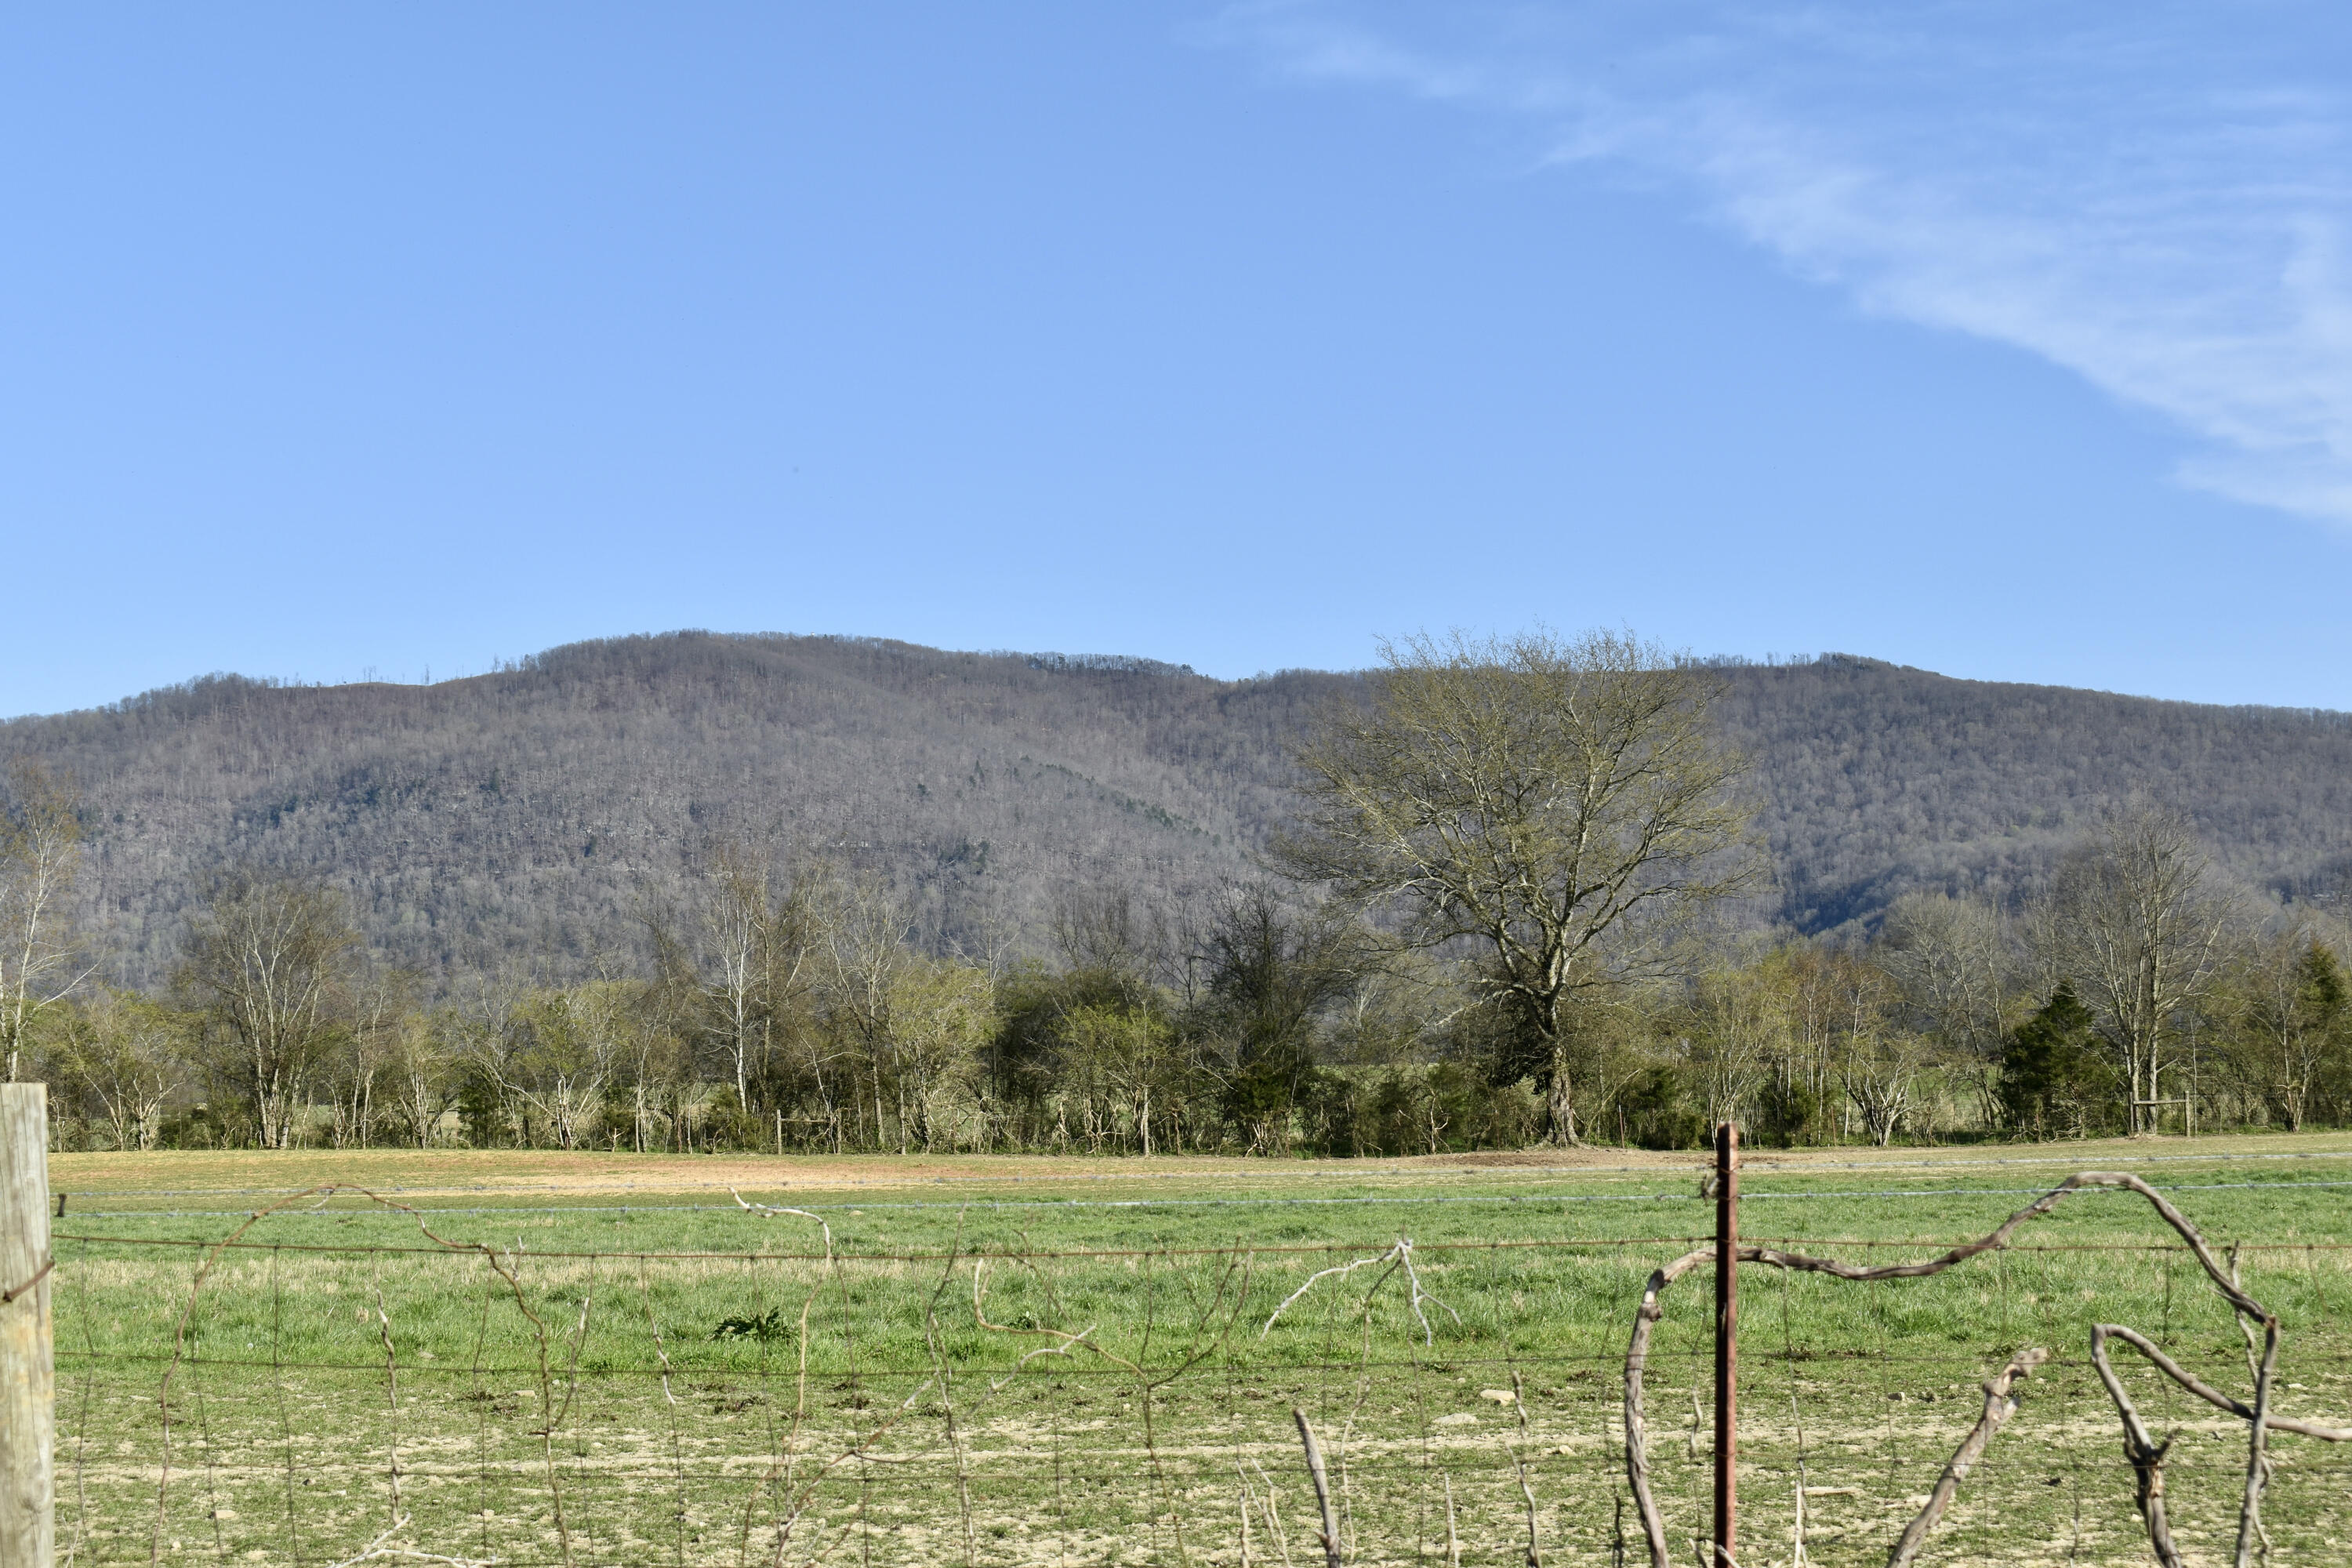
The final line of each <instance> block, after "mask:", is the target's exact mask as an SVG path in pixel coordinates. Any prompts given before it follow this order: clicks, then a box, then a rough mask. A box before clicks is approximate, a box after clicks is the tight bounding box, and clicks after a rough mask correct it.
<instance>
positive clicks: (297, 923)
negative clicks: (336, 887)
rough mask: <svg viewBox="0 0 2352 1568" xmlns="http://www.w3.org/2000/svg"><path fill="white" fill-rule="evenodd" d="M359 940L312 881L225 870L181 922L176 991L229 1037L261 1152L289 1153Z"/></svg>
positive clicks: (343, 1003)
mask: <svg viewBox="0 0 2352 1568" xmlns="http://www.w3.org/2000/svg"><path fill="white" fill-rule="evenodd" d="M358 946H359V933H358V932H357V931H354V930H352V922H351V918H350V916H349V915H348V913H346V911H345V910H344V907H343V900H342V897H341V894H339V893H336V892H334V891H333V890H332V889H329V888H326V887H324V886H322V885H320V883H317V882H314V881H308V880H304V879H300V878H296V877H289V876H284V875H281V874H278V873H274V872H268V871H256V870H251V869H245V870H239V871H236V872H232V873H230V874H229V875H228V876H226V877H225V878H224V879H222V880H221V882H220V883H219V884H218V885H217V886H216V887H215V889H214V891H213V895H212V897H211V898H210V900H207V901H206V903H205V908H204V909H203V910H200V911H199V912H198V913H197V914H196V916H195V917H194V919H193V920H191V921H189V922H188V930H187V934H186V936H185V938H184V940H183V942H182V943H181V948H180V967H179V971H178V974H177V980H178V983H179V987H180V989H181V990H182V991H184V992H185V993H187V994H188V995H189V996H190V998H191V999H192V1000H194V1002H196V1003H197V1004H198V1005H200V1006H201V1007H202V1008H203V1009H204V1011H205V1013H207V1014H208V1015H209V1016H211V1019H212V1021H213V1024H214V1026H215V1027H216V1028H218V1029H220V1030H221V1031H222V1032H223V1033H224V1034H225V1035H226V1037H227V1042H226V1043H227V1044H228V1046H229V1047H230V1055H229V1058H228V1063H227V1065H228V1068H229V1077H230V1079H232V1081H234V1082H235V1083H236V1087H237V1089H238V1090H239V1092H240V1093H241V1094H242V1095H243V1096H244V1098H245V1100H246V1102H247V1105H248V1106H249V1107H250V1108H251V1110H252V1111H253V1115H254V1121H255V1122H256V1125H257V1131H258V1132H259V1135H260V1140H261V1145H262V1147H263V1148H266V1149H285V1148H290V1147H291V1146H292V1144H293V1140H294V1134H295V1126H294V1119H295V1117H296V1116H297V1115H298V1114H299V1112H300V1110H301V1109H302V1108H303V1106H304V1105H305V1104H306V1103H307V1091H308V1089H309V1087H310V1075H311V1073H312V1071H313V1070H314V1069H315V1068H317V1066H318V1064H319V1061H320V1058H321V1057H322V1056H323V1055H324V1054H325V1052H326V1050H327V1047H328V1046H329V1045H330V1044H331V1042H332V1040H333V1038H334V1036H335V1032H336V1030H337V1029H338V1028H339V1027H340V1026H341V1025H342V1023H343V1014H344V1012H345V1010H346V1009H347V1007H348V1005H349V1001H350V995H349V991H350V982H351V977H352V963H353V959H354V955H355V952H356V950H357V948H358Z"/></svg>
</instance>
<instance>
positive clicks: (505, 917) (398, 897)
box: [0, 633, 2352, 983]
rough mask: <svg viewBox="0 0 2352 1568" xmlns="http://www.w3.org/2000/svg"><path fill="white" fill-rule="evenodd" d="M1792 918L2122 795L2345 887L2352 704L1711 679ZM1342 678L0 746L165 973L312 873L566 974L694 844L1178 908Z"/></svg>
mask: <svg viewBox="0 0 2352 1568" xmlns="http://www.w3.org/2000/svg"><path fill="white" fill-rule="evenodd" d="M1725 674H1726V676H1727V679H1729V681H1730V683H1731V691H1730V694H1729V698H1728V700H1727V703H1726V705H1725V708H1724V710H1723V714H1724V718H1725V721H1726V722H1727V726H1728V728H1729V730H1730V731H1731V733H1732V734H1733V735H1734V736H1735V737H1736V738H1737V739H1738V742H1740V743H1741V744H1742V745H1744V746H1745V747H1747V748H1748V751H1749V752H1750V753H1751V754H1752V755H1753V756H1754V758H1755V760H1756V763H1757V772H1756V775H1755V780H1754V787H1755V788H1756V790H1757V793H1758V795H1759V802H1760V804H1761V805H1762V808H1763V817H1762V820H1763V826H1764V827H1765V829H1766V831H1767V834H1768V836H1769V839H1770V841H1771V843H1772V846H1773V848H1774V850H1775V851H1776V853H1777V855H1778V857H1779V860H1780V892H1779V899H1780V910H1779V912H1780V914H1781V915H1782V916H1783V917H1784V918H1786V919H1788V920H1790V921H1792V922H1794V923H1796V924H1797V925H1799V926H1801V927H1803V928H1805V929H1808V930H1821V929H1827V928H1830V927H1834V926H1837V925H1840V924H1842V923H1844V922H1847V921H1855V920H1864V919H1867V918H1868V917H1869V916H1870V915H1871V914H1872V913H1873V912H1874V910H1877V909H1879V908H1882V907H1883V906H1884V905H1885V903H1886V902H1887V901H1888V900H1890V899H1892V898H1893V897H1895V895H1896V894H1898V893H1900V892H1901V891H1903V890H1905V889H1909V888H1913V887H1919V886H1932V887H1955V888H1957V887H1963V886H1974V885H1979V884H1990V885H1992V886H1994V887H1996V888H2016V887H2019V886H2021V885H2023V884H2025V883H2026V882H2029V881H2030V880H2031V879H2032V878H2034V877H2035V876H2036V875H2038V874H2039V872H2040V870H2041V869H2042V868H2043V867H2044V866H2046V865H2047V863H2048V862H2049V860H2050V859H2051V858H2053V856H2054V854H2055V853H2056V852H2057V850H2058V849H2059V848H2060V847H2062V846H2063V844H2064V843H2065V842H2066V841H2067V840H2068V839H2069V838H2071V837H2073V836H2074V834H2075V833H2077V832H2079V831H2080V829H2081V827H2082V826H2083V825H2084V823H2085V822H2086V821H2087V820H2088V819H2089V818H2090V817H2091V816H2093V814H2095V811H2096V810H2097V808H2098V807H2099V806H2100V805H2102V804H2104V803H2106V802H2108V801H2111V800H2116V799H2120V798H2122V797H2124V796H2126V795H2129V794H2131V793H2132V792H2133V791H2135V790H2138V791H2142V792H2145V793H2147V794H2149V795H2154V796H2155V797H2157V798H2158V799H2162V800H2166V801H2168V802H2170V803H2172V804H2175V805H2179V806H2180V807H2181V808H2183V809H2185V810H2186V811H2188V812H2189V815H2190V816H2192V817H2193V818H2194V819H2195V820H2196V821H2197V823H2198V825H2199V826H2200V830H2201V831H2202V832H2203V833H2204V834H2205V835H2206V836H2207V837H2208V839H2209V840H2210V843H2211V844H2212V846H2213V847H2214V848H2215V850H2216V852H2217V853H2218V855H2219V856H2220V857H2221V859H2222V861H2223V862H2224V864H2226V865H2228V866H2229V867H2231V868H2232V869H2234V870H2235V871H2237V872H2238V873H2239V874H2241V875H2242V876H2243V877H2245V878H2247V879H2250V880H2253V881H2256V882H2259V883H2262V884H2263V885H2265V886H2268V887H2271V888H2272V889H2274V890H2277V891H2282V892H2287V893H2294V894H2299V895H2304V896H2313V895H2319V894H2323V893H2325V892H2326V891H2330V890H2333V889H2335V888H2336V886H2337V885H2338V884H2340V883H2341V882H2342V880H2343V879H2344V875H2345V871H2346V868H2347V867H2352V717H2347V715H2343V714H2335V713H2317V714H2314V713H2303V712H2295V711H2291V710H2246V709H2224V708H2213V707H2200V706H2197V705H2194V704H2188V703H2172V702H2158V701H2152V700H2146V699H2137V698H2125V697H2116V696H2110V695H2106V694H2104V693H2097V692H2085V691H2074V690H2068V689H2061V688H2050V687H2024V686H2004V685H1990V684H1984V683H1978V682H1969V681H1959V680H1952V679H1946V678H1944V677H1940V676H1936V675H1931V674H1928V673H1927V672H1924V671H1920V670H1915V669H1906V668H1896V667H1894V666H1890V665H1885V664H1881V663H1878V662H1876V661H1873V660H1867V659H1857V658H1847V657H1843V656H1829V657H1825V658H1822V659H1821V660H1818V661H1814V662H1811V663H1801V664H1790V665H1780V666H1775V667H1760V666H1731V667H1727V668H1726V669H1725ZM1353 680H1354V678H1353V677H1350V676H1342V675H1328V674H1319V673H1314V672H1286V673H1283V674H1279V675H1275V676H1270V677H1262V678H1260V679H1254V680H1246V681H1219V680H1213V679H1208V678H1205V677H1202V676H1198V675H1194V674H1192V672H1191V671H1189V670H1184V669H1178V668H1171V667H1168V666H1164V665H1155V664H1150V663H1148V662H1145V661H1139V660H1125V659H1065V658H1053V657H1043V658H1033V657H1024V656H1021V655H1013V654H967V653H944V652H939V651H936V650H933V649H929V648H922V647H912V646H909V645H907V644H901V643H887V642H878V641H871V640H864V639H844V638H828V637H782V636H763V637H719V636H710V635H705V634H698V633H681V634H676V635H671V636H666V637H627V638H618V639H614V640H610V641H604V642H594V643H583V644H576V645H573V646H571V647H562V648H556V649H553V650H551V651H550V652H548V653H546V654H542V655H541V656H539V657H538V658H532V659H529V660H526V661H524V662H523V664H522V665H520V667H518V668H512V669H509V670H507V671H503V672H500V673H498V674H494V675H485V676H478V677H474V678H471V679H465V680H453V681H445V682H442V683H440V684H438V685H435V686H430V687H407V686H384V685H352V686H338V687H289V686H277V685H271V684H268V683H263V682H257V681H250V680H245V679H239V678H236V677H210V678H206V679H202V680H197V681H194V682H191V683H190V684H188V685H186V686H183V687H175V688H171V689H164V690H161V691H155V692H151V693H148V694H146V695H145V696H142V697H139V698H134V699H131V700H128V701H126V702H123V703H121V704H118V705H116V706H114V707H111V708H107V709H102V710H94V711H89V712H80V713H69V714H61V715H55V716H49V717H39V718H28V719H20V720H16V721H10V722H8V723H6V724H5V725H0V756H8V755H15V754H18V753H31V754H35V755H37V756H40V757H42V758H44V759H45V760H47V761H48V762H50V763H53V764H54V765H57V766H58V767H61V768H63V769H65V770H67V771H68V772H69V773H71V774H72V775H73V776H74V777H75V778H76V779H78V780H79V782H80V784H82V786H83V788H84V791H85V795H86V803H87V818H88V822H89V837H90V857H89V893H90V895H91V898H92V901H93V906H94V907H93V914H94V915H95V916H96V918H97V919H98V921H100V924H101V926H102V929H103V931H104V942H105V944H106V947H107V949H108V951H109V952H110V954H111V955H112V956H113V957H114V958H115V959H116V961H117V962H118V963H119V965H120V967H121V973H122V974H123V977H124V978H126V979H128V980H131V981H133V982H142V983H152V981H154V980H156V979H157V978H159V977H160V975H161V974H162V973H163V969H164V968H165V967H166V966H167V964H168V962H169V956H170V953H171V951H172V948H173V943H174V942H176V940H177V933H178V930H179V925H180V921H181V920H182V918H183V916H184V911H185V910H186V908H187V905H188V903H189V901H190V900H191V898H192V897H193V896H194V891H195V889H197V888H198V887H199V886H200V885H201V883H202V880H203V879H204V877H205V874H206V873H208V872H209V871H210V870H211V869H213V868H216V867H218V866H220V865H222V864H225V863H226V862H229V861H233V860H239V859H246V860H254V861H259V862H262V863H266V864H273V865H282V866H289V867H305V868H320V869H323V870H325V871H327V872H328V873H329V874H330V875H331V877H332V878H333V879H336V880H337V881H338V882H340V883H341V885H343V886H345V887H346V888H348V889H350V890H351V892H352V896H353V899H354V902H355V905H356V907H357V909H358V910H359V911H360V913H361V915H362V921H363V923H364V925H365V927H366V929H367V931H368V933H369V936H370V939H371V941H372V942H373V943H374V945H375V946H376V947H377V948H378V949H379V951H380V952H382V953H383V956H384V957H386V958H387V959H390V960H392V961H394V962H396V963H404V964H411V965H415V966H418V967H421V968H425V969H427V970H430V971H446V970H448V969H452V968H467V967H473V966H476V965H481V964H486V963H496V962H499V960H501V959H503V958H509V957H510V958H515V959H520V960H524V961H527V962H529V963H531V964H532V965H534V966H535V967H538V968H540V969H541V971H542V972H548V973H560V972H565V971H571V972H578V971H580V970H583V969H585V968H587V967H588V966H589V965H590V964H592V963H593V962H594V961H595V959H596V957H597V955H599V954H600V953H611V954H615V955H627V954H630V953H633V952H635V949H636V947H637V945H638V942H639V933H638V930H637V922H636V920H635V910H636V908H637V907H638V905H639V902H640V900H642V899H643V898H644V897H645V896H646V893H647V892H649V891H650V892H653V893H656V894H658V893H660V892H661V891H663V890H665V889H668V888H671V887H673V886H674V885H675V884H676V880H677V878H678V876H679V874H680V872H681V869H682V868H683V867H684V866H685V865H686V864H687V861H688V857H689V856H690V855H691V853H692V852H693V851H694V849H695V848H696V847H698V846H699V845H700V844H702V843H703V842H705V841H706V840H707V839H708V838H709V836H711V835H713V834H731V835H748V836H754V837H769V838H772V839H773V840H774V841H776V842H779V843H793V844H800V845H804V846H815V847H824V848H825V849H826V850H827V851H828V852H830V853H832V854H835V856H837V857H839V858H844V859H846V860H850V861H853V862H856V863H860V864H864V865H867V866H870V867H872V868H876V869H877V870H880V871H882V872H884V873H886V874H887V875H888V876H890V877H891V878H892V879H894V880H896V881H897V882H898V884H899V885H900V886H901V887H902V888H904V889H906V890H907V891H908V893H909V894H910V895H911V896H912V897H913V899H914V900H915V903H916V907H917V909H918V910H919V919H920V921H921V923H922V926H923V928H924V931H925V934H926V936H927V938H928V939H929V940H930V941H932V942H938V943H943V944H944V943H949V942H964V943H966V944H967V945H970V944H971V943H972V942H975V941H976V940H978V934H979V931H980V929H981V928H982V925H984V924H985V923H987V922H988V921H990V920H991V919H997V920H1002V921H1010V922H1011V923H1012V924H1013V926H1014V927H1015V928H1016V929H1021V930H1026V931H1031V932H1034V930H1035V928H1036V924H1037V922H1038V921H1039V919H1040V916H1041V914H1042V910H1043V909H1044V906H1045V902H1046V900H1048V899H1049V898H1050V896H1051V892H1052V889H1054V888H1055V886H1057V885H1058V884H1060V883H1063V882H1066V881H1070V880H1079V881H1093V880H1100V879H1120V880H1125V881H1129V882H1131V883H1133V884H1136V885H1138V886H1139V888H1141V889H1143V890H1145V891H1147V892H1149V893H1152V894H1157V895H1166V894H1168V893H1171V892H1174V891H1178V890H1181V889H1183V888H1186V887H1188V886H1195V885H1198V884H1201V883H1202V882H1205V881H1208V880H1211V879H1215V878H1217V877H1219V876H1223V875H1227V874H1233V873H1236V872H1242V871H1244V870H1246V868H1247V864H1248V862H1247V856H1248V852H1249V851H1250V850H1251V849H1252V848H1253V847H1255V846H1256V845H1258V844H1259V843H1260V842H1262V841H1263V838H1264V837H1265V833H1266V832H1267V830H1268V829H1269V827H1270V826H1272V825H1273V824H1274V823H1276V821H1277V820H1278V819H1279V817H1280V816H1281V813H1282V811H1283V809H1284V800H1285V793H1284V791H1285V780H1286V774H1287V764H1286V760H1285V758H1286V745H1287V743H1288V742H1289V741H1290V739H1291V738H1292V737H1293V736H1295V735H1296V734H1297V732H1298V731H1299V730H1300V728H1301V726H1302V725H1303V724H1304V723H1305V722H1306V721H1307V718H1308V716H1309V715H1310V714H1311V713H1312V711H1313V710H1314V709H1315V708H1316V707H1317V706H1318V704H1319V703H1321V702H1322V701H1324V700H1328V698H1329V697H1330V696H1331V695H1333V694H1334V693H1336V692H1339V691H1341V690H1344V689H1347V688H1348V687H1349V686H1350V685H1351V684H1352V682H1353Z"/></svg>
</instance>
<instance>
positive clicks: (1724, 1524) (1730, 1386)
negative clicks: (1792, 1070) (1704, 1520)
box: [1714, 1121, 1739, 1568]
mask: <svg viewBox="0 0 2352 1568" xmlns="http://www.w3.org/2000/svg"><path fill="white" fill-rule="evenodd" d="M1738 1393H1739V1129H1738V1127H1736V1126H1734V1125H1733V1124H1732V1123H1730V1122H1728V1121H1727V1122H1725V1123H1724V1124H1723V1125H1722V1126H1720V1127H1718V1128H1717V1129H1716V1130H1715V1563H1714V1568H1737V1565H1738V1562H1739V1554H1738V1541H1737V1534H1738V1502H1739V1476H1738V1458H1739V1456H1738V1446H1739V1427H1738Z"/></svg>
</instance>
